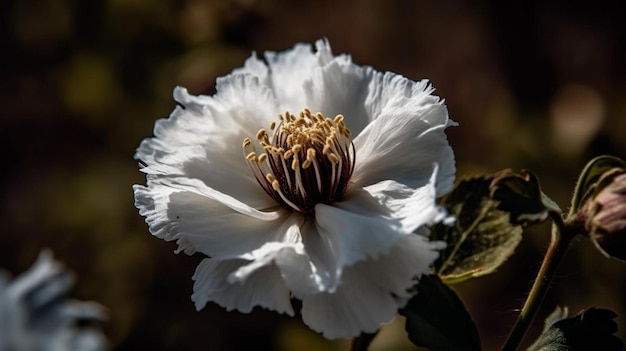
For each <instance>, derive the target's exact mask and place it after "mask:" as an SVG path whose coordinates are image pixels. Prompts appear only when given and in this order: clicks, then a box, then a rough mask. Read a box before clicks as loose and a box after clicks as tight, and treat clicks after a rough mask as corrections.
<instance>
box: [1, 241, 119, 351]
mask: <svg viewBox="0 0 626 351" xmlns="http://www.w3.org/2000/svg"><path fill="white" fill-rule="evenodd" d="M73 284H74V278H73V276H72V274H71V273H70V272H68V271H67V270H65V269H64V267H63V266H62V265H61V264H60V263H58V262H55V261H54V260H53V259H52V254H51V253H50V252H48V251H43V252H42V253H41V254H40V255H39V258H38V259H37V261H36V262H35V263H34V264H33V266H32V267H31V268H30V269H29V270H28V271H27V272H25V273H23V274H21V275H20V276H18V277H17V278H15V279H14V280H13V281H9V279H8V277H7V275H6V273H5V272H2V271H0V350H2V351H4V350H11V351H42V350H45V351H68V350H71V351H96V350H105V349H106V348H107V343H106V339H105V337H104V335H103V334H102V332H101V331H100V330H99V329H97V328H93V327H89V326H87V325H80V323H82V322H95V321H103V320H104V319H105V318H106V317H105V312H104V309H103V307H102V306H100V305H98V304H97V303H94V302H81V301H75V300H70V299H67V298H66V295H67V294H68V292H69V290H70V289H71V287H72V285H73Z"/></svg>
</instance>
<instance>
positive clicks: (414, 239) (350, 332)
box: [302, 235, 438, 339]
mask: <svg viewBox="0 0 626 351" xmlns="http://www.w3.org/2000/svg"><path fill="white" fill-rule="evenodd" d="M434 248H435V246H434V245H431V244H429V243H428V242H427V241H426V239H425V238H423V237H421V236H418V235H409V236H405V237H403V238H402V239H401V240H400V241H399V242H398V243H397V244H396V245H395V246H394V247H393V248H392V249H391V250H390V251H389V252H388V253H386V254H384V255H382V256H379V257H378V258H376V259H371V260H366V261H362V262H359V263H357V264H355V265H354V266H350V267H347V268H346V270H345V271H344V274H343V278H342V282H341V285H340V286H339V287H338V288H337V291H336V292H335V293H322V294H317V295H312V296H307V297H305V298H304V299H303V301H302V319H303V321H304V322H305V323H306V324H307V325H308V326H309V327H311V329H313V330H316V331H318V332H321V333H323V335H324V337H326V338H329V339H335V338H352V337H355V336H357V335H359V334H360V333H362V332H365V333H373V332H375V331H376V330H378V328H379V327H380V325H381V324H382V323H385V322H388V321H390V320H391V319H392V318H393V317H394V316H395V314H396V313H397V311H398V308H401V307H403V306H404V304H405V303H406V302H407V301H408V299H409V298H410V296H411V295H412V294H411V292H410V291H409V290H408V289H409V288H410V287H412V286H413V284H415V280H414V278H415V277H416V276H417V275H419V274H423V273H426V272H428V270H429V266H430V264H431V263H432V262H433V261H434V260H435V259H437V257H438V253H437V252H436V251H435V250H434Z"/></svg>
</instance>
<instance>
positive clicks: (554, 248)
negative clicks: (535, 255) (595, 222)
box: [502, 213, 576, 351]
mask: <svg viewBox="0 0 626 351" xmlns="http://www.w3.org/2000/svg"><path fill="white" fill-rule="evenodd" d="M551 215H552V219H553V220H554V224H553V227H552V240H551V241H550V246H549V247H548V251H547V252H546V256H545V257H544V259H543V263H542V264H541V268H540V269H539V273H537V277H536V278H535V282H534V283H533V287H532V289H531V290H530V293H529V294H528V298H527V299H526V302H525V303H524V307H522V311H521V312H520V315H519V317H518V318H517V321H516V322H515V325H513V329H512V330H511V333H510V334H509V337H508V338H507V339H506V341H505V342H504V345H503V346H502V351H515V350H517V348H518V347H519V345H520V343H521V341H522V339H523V338H524V335H525V334H526V331H527V330H528V326H529V325H530V322H532V320H533V318H534V317H535V314H536V313H537V311H538V310H539V306H541V302H542V301H543V298H544V297H545V295H546V292H547V291H548V288H549V287H550V283H551V282H552V278H554V274H555V273H556V270H557V268H558V267H559V264H560V263H561V260H562V259H563V256H564V255H565V251H566V250H567V247H568V246H569V244H570V242H571V241H572V239H573V238H574V236H575V235H576V232H574V231H572V230H571V229H570V228H568V227H567V226H566V225H565V223H564V222H563V219H562V218H561V216H560V215H559V214H556V213H554V214H553V213H551Z"/></svg>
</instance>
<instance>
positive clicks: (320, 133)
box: [243, 109, 355, 214]
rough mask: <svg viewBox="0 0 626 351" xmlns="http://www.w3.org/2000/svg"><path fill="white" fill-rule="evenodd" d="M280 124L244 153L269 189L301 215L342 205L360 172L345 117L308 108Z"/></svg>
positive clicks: (282, 117)
mask: <svg viewBox="0 0 626 351" xmlns="http://www.w3.org/2000/svg"><path fill="white" fill-rule="evenodd" d="M278 118H279V119H280V122H279V123H278V125H277V124H276V122H272V123H271V124H270V128H269V129H270V133H271V134H272V135H271V136H270V135H269V134H268V132H267V131H266V130H265V129H260V130H259V131H258V133H257V134H256V139H257V140H258V142H259V145H260V146H261V148H263V151H262V152H261V153H258V152H257V149H256V147H255V145H254V144H253V143H252V139H250V138H246V139H244V141H243V153H244V156H245V158H246V161H247V162H248V165H249V166H250V169H252V172H253V173H254V176H255V177H256V180H257V181H258V182H259V184H260V185H261V187H262V188H263V190H265V192H266V193H267V194H268V195H269V196H271V197H272V198H274V199H275V200H276V201H278V202H279V203H281V204H282V205H283V206H286V207H288V208H290V209H293V210H295V211H298V212H301V213H304V214H309V213H312V212H313V210H314V208H315V204H317V203H331V202H334V201H337V200H340V199H341V198H342V196H343V194H344V193H345V192H346V188H347V187H348V182H349V180H350V177H351V176H352V171H353V170H354V158H355V149H354V144H353V143H352V140H351V139H350V130H348V128H346V125H345V124H344V122H343V116H342V115H337V116H336V117H335V118H334V119H330V118H327V117H325V116H324V115H322V114H321V113H319V112H318V113H316V114H313V113H311V111H310V110H309V109H304V110H303V111H302V112H300V114H299V116H298V117H296V116H295V115H292V114H290V113H289V112H285V114H284V115H279V116H278Z"/></svg>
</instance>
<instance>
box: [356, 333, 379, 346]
mask: <svg viewBox="0 0 626 351" xmlns="http://www.w3.org/2000/svg"><path fill="white" fill-rule="evenodd" d="M376 334H378V332H376V333H371V334H361V335H359V336H357V337H356V338H354V340H352V346H351V347H350V351H367V348H368V347H369V346H370V344H371V343H372V341H373V340H374V338H375V337H376Z"/></svg>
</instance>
